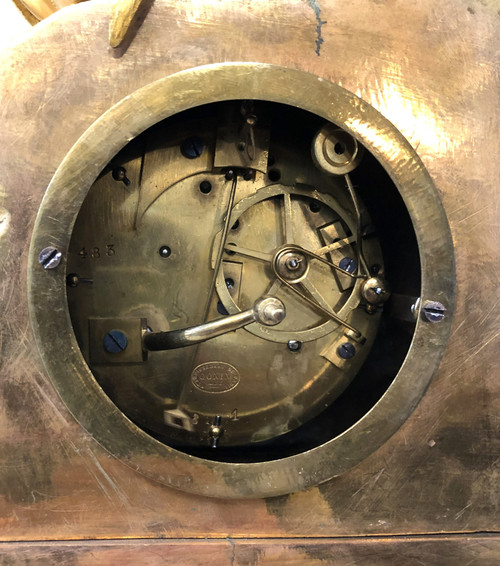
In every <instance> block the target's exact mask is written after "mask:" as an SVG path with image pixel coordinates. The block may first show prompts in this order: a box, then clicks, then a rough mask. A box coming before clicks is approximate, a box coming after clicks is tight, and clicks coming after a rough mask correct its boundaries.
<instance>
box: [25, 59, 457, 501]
mask: <svg viewBox="0 0 500 566" xmlns="http://www.w3.org/2000/svg"><path fill="white" fill-rule="evenodd" d="M55 207H56V208H57V211H58V212H57V214H54V210H55ZM29 277H30V297H31V299H30V305H31V309H32V316H33V320H34V325H35V330H36V333H37V335H38V345H39V348H40V350H41V353H42V356H43V357H44V360H45V363H46V364H47V369H48V371H49V374H50V376H51V378H52V379H53V381H54V384H55V385H56V387H57V388H58V390H59V392H60V394H61V396H62V397H63V400H64V401H65V402H66V403H67V404H68V406H69V408H70V410H71V411H72V412H73V414H74V415H75V416H76V418H77V419H78V420H79V421H80V422H81V423H82V424H83V425H84V426H85V427H86V428H87V429H88V430H89V431H90V432H91V433H92V434H93V435H94V436H95V438H96V439H98V441H100V442H102V443H103V444H104V446H106V447H107V448H108V449H109V450H110V451H111V452H112V453H113V454H115V455H117V456H118V457H119V458H122V459H125V460H126V461H129V462H130V463H132V464H133V465H134V466H138V468H140V469H141V470H142V471H143V472H144V473H146V474H151V475H153V477H155V478H157V479H160V481H164V482H165V483H167V484H169V485H174V486H175V487H180V488H182V489H187V490H192V491H196V492H201V493H210V494H213V495H221V496H231V497H238V496H253V497H255V496H262V495H270V494H277V493H282V492H287V491H292V490H296V489H300V488H303V487H305V486H308V485H311V484H315V483H318V482H322V481H324V480H326V479H329V478H330V477H332V476H334V475H337V474H339V473H341V472H343V471H345V470H346V469H349V468H350V467H351V466H353V465H354V464H356V463H357V462H359V461H360V460H361V459H362V458H363V457H365V456H366V455H367V454H369V453H370V452H372V451H373V450H374V449H375V448H376V447H377V446H378V445H379V444H380V443H382V442H384V441H385V440H386V439H387V437H388V436H389V435H390V434H391V433H393V432H394V431H395V430H396V429H397V428H398V427H399V425H400V424H401V422H402V421H403V420H404V419H405V418H406V417H407V416H408V414H409V413H410V412H411V410H412V408H413V407H414V405H415V403H416V402H417V400H418V398H419V397H420V396H421V395H422V393H423V391H424V390H425V388H426V386H427V384H428V381H429V379H430V377H431V375H432V372H433V370H434V368H435V366H436V364H437V362H438V361H439V359H440V356H441V354H442V351H443V346H444V344H445V342H446V337H447V334H448V330H449V324H450V319H451V317H450V313H451V310H452V305H453V284H454V269H453V246H452V243H451V238H450V234H449V229H448V227H447V222H446V218H445V216H444V214H443V212H442V209H441V206H440V204H439V200H438V197H437V195H436V191H435V189H434V187H433V185H432V183H431V181H430V179H429V177H428V175H427V174H426V172H425V169H424V168H423V166H422V164H421V163H420V162H419V160H418V158H417V157H416V155H415V154H414V153H413V151H412V150H411V148H410V147H409V146H408V144H406V143H405V141H404V139H403V138H402V136H401V135H400V134H399V133H398V132H397V130H395V128H393V127H392V126H391V125H390V124H388V123H387V122H386V121H385V120H384V119H383V118H382V116H380V115H379V114H378V113H377V112H376V111H375V110H374V109H373V108H371V107H370V106H369V105H367V104H365V103H362V102H361V101H360V100H359V99H357V98H356V97H354V96H353V95H351V94H350V93H348V92H346V91H344V90H343V89H342V88H340V87H338V86H336V85H333V84H331V83H328V82H327V81H320V80H318V78H317V77H315V76H313V75H309V74H307V73H304V72H299V71H294V70H292V69H287V68H284V67H277V66H273V65H261V64H252V63H242V64H238V63H235V64H223V65H213V66H207V67H200V68H194V69H191V70H187V71H185V72H182V73H178V74H176V75H173V76H171V77H167V78H165V79H163V80H160V81H158V82H156V83H152V84H151V85H148V86H146V87H144V88H143V89H141V90H139V91H137V92H136V93H134V94H133V96H131V97H128V98H127V99H125V100H123V101H122V102H120V103H119V104H117V105H116V106H115V107H113V108H112V109H111V110H109V111H108V112H107V113H105V114H104V115H103V116H102V118H101V119H99V120H98V121H97V122H96V123H95V124H94V125H93V126H91V127H90V128H89V130H88V131H87V132H86V133H85V134H84V136H83V137H82V138H81V139H80V140H79V141H78V142H77V143H76V145H75V146H74V147H73V149H72V150H71V152H70V153H69V154H68V156H67V157H66V159H65V160H64V161H63V163H62V164H61V166H60V168H59V170H58V171H57V173H56V174H55V176H54V179H53V180H52V182H51V184H50V186H49V188H48V189H47V193H46V196H45V199H44V202H43V203H42V206H41V208H40V212H39V214H38V218H37V224H36V226H35V229H34V232H33V239H32V244H31V252H30V270H29ZM41 295H43V296H44V297H46V299H45V300H44V301H40V296H41ZM48 297H50V298H48ZM56 329H57V330H56ZM56 353H57V354H56ZM69 368H71V369H69ZM137 446H140V452H141V453H142V452H143V451H144V452H145V453H147V454H154V455H155V456H156V457H157V458H158V459H155V463H154V469H153V470H150V469H148V464H147V460H148V458H146V459H145V460H141V459H138V458H137V457H136V456H134V455H132V452H134V451H135V450H136V449H137V448H136V447H137ZM145 462H146V463H145ZM159 462H162V464H159ZM197 470H202V471H201V472H200V471H197ZM207 473H209V477H210V479H209V480H207V479H206V474H207ZM270 478H279V479H272V480H271V479H270Z"/></svg>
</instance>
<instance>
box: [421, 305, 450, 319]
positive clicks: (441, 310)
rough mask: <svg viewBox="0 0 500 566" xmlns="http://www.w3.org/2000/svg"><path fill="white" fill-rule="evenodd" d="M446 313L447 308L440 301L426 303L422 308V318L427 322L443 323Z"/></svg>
mask: <svg viewBox="0 0 500 566" xmlns="http://www.w3.org/2000/svg"><path fill="white" fill-rule="evenodd" d="M445 313H446V308H445V307H444V305H443V304H442V303H440V302H439V301H425V303H424V306H423V307H422V316H423V318H424V320H426V321H427V322H441V321H442V320H444V317H445Z"/></svg>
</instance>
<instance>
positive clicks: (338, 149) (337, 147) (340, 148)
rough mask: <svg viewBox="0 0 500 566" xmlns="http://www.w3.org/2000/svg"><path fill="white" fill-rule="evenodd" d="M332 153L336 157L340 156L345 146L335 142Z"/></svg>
mask: <svg viewBox="0 0 500 566" xmlns="http://www.w3.org/2000/svg"><path fill="white" fill-rule="evenodd" d="M334 151H335V153H336V154H337V155H342V154H343V153H344V152H345V145H344V144H343V143H342V142H337V143H336V144H335V146H334Z"/></svg>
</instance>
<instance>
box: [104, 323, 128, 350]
mask: <svg viewBox="0 0 500 566" xmlns="http://www.w3.org/2000/svg"><path fill="white" fill-rule="evenodd" d="M102 344H103V346H104V349H105V350H106V352H108V353H109V354H119V353H120V352H123V350H125V348H126V347H127V344H128V340H127V336H126V335H125V333H124V332H122V331H121V330H116V329H114V330H110V331H109V332H108V333H107V334H106V335H105V336H104V340H103V341H102Z"/></svg>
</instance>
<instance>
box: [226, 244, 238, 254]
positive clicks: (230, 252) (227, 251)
mask: <svg viewBox="0 0 500 566" xmlns="http://www.w3.org/2000/svg"><path fill="white" fill-rule="evenodd" d="M235 245H236V244H233V243H232V242H231V243H229V244H228V246H235ZM226 253H227V255H234V254H235V253H236V252H232V251H229V250H228V249H226Z"/></svg>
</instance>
